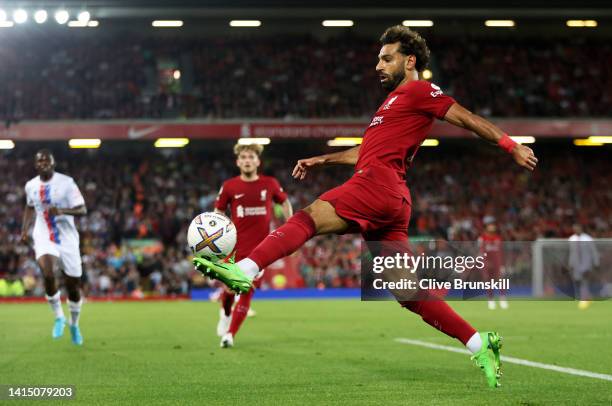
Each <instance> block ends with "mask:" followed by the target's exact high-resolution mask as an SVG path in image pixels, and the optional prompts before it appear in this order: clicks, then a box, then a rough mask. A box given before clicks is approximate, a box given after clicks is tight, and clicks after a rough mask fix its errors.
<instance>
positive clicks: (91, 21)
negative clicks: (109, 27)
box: [87, 20, 100, 27]
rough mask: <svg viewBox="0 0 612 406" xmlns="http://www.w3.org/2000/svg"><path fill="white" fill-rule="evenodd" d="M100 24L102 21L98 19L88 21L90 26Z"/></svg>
mask: <svg viewBox="0 0 612 406" xmlns="http://www.w3.org/2000/svg"><path fill="white" fill-rule="evenodd" d="M99 25H100V22H99V21H98V20H89V21H88V22H87V26H88V27H97V26H99Z"/></svg>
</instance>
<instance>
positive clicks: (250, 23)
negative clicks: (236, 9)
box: [229, 20, 261, 27]
mask: <svg viewBox="0 0 612 406" xmlns="http://www.w3.org/2000/svg"><path fill="white" fill-rule="evenodd" d="M229 25H230V27H261V21H260V20H232V21H230V22H229Z"/></svg>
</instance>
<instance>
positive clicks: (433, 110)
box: [414, 81, 456, 120]
mask: <svg viewBox="0 0 612 406" xmlns="http://www.w3.org/2000/svg"><path fill="white" fill-rule="evenodd" d="M414 98H415V100H414V102H415V106H416V108H417V110H419V111H421V112H424V113H427V114H430V115H432V116H434V117H435V118H437V119H439V120H441V119H443V118H444V116H445V115H446V112H447V111H448V109H449V108H450V106H452V105H453V104H454V103H456V101H455V99H453V98H452V97H450V96H447V95H445V94H444V93H443V92H442V90H441V89H440V87H439V86H437V85H435V84H433V83H429V82H426V81H421V82H419V83H418V85H417V86H415V92H414Z"/></svg>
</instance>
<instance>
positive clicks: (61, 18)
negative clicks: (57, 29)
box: [54, 9, 70, 25]
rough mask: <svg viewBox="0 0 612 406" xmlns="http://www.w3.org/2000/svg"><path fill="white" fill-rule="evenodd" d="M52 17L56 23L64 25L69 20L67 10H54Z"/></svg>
mask: <svg viewBox="0 0 612 406" xmlns="http://www.w3.org/2000/svg"><path fill="white" fill-rule="evenodd" d="M54 17H55V21H56V22H57V23H58V24H61V25H64V24H66V23H67V22H68V20H70V13H69V12H68V11H67V10H64V9H60V10H57V11H56V12H55V14H54Z"/></svg>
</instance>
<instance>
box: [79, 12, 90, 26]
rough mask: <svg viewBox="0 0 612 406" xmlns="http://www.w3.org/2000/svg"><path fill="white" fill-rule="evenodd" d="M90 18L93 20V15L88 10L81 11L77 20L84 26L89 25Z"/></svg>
mask: <svg viewBox="0 0 612 406" xmlns="http://www.w3.org/2000/svg"><path fill="white" fill-rule="evenodd" d="M90 18H91V14H90V13H89V11H87V10H84V11H81V12H80V13H79V15H78V16H77V20H78V21H79V22H81V23H84V24H87V22H88V21H89V19H90Z"/></svg>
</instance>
